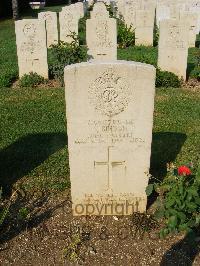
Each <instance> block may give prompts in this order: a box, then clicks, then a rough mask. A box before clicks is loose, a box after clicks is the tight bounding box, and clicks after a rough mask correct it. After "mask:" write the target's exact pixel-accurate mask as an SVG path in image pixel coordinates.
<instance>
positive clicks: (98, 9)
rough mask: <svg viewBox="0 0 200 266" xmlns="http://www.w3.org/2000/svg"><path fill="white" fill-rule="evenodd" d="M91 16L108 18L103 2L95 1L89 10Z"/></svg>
mask: <svg viewBox="0 0 200 266" xmlns="http://www.w3.org/2000/svg"><path fill="white" fill-rule="evenodd" d="M91 18H109V12H108V11H107V9H106V6H105V4H104V3H103V2H97V3H96V4H95V5H94V7H93V10H92V11H91Z"/></svg>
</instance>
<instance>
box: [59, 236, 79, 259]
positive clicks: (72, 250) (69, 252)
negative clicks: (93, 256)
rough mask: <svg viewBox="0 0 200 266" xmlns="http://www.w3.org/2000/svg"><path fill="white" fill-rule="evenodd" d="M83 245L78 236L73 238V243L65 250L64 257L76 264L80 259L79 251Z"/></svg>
mask: <svg viewBox="0 0 200 266" xmlns="http://www.w3.org/2000/svg"><path fill="white" fill-rule="evenodd" d="M80 245H81V239H80V236H79V235H78V234H75V235H73V236H72V242H71V243H70V244H69V246H68V247H67V248H65V249H64V250H63V255H64V257H65V258H67V259H68V260H69V261H70V262H76V261H77V260H78V258H79V255H78V250H79V246H80Z"/></svg>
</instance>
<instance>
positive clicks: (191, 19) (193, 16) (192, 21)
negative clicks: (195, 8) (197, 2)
mask: <svg viewBox="0 0 200 266" xmlns="http://www.w3.org/2000/svg"><path fill="white" fill-rule="evenodd" d="M180 19H181V20H182V21H185V22H186V23H187V24H188V26H189V37H188V41H189V47H195V43H196V35H197V34H198V31H199V25H198V22H199V21H198V14H197V13H193V12H191V11H183V12H181V13H180Z"/></svg>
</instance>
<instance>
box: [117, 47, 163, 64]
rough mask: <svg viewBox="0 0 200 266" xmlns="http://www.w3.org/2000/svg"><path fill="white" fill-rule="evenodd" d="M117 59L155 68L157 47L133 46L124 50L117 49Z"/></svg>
mask: <svg viewBox="0 0 200 266" xmlns="http://www.w3.org/2000/svg"><path fill="white" fill-rule="evenodd" d="M117 57H118V59H119V60H127V61H136V62H142V63H147V64H151V65H154V66H156V65H157V57H158V49H157V47H145V46H134V47H128V48H126V49H118V56H117Z"/></svg>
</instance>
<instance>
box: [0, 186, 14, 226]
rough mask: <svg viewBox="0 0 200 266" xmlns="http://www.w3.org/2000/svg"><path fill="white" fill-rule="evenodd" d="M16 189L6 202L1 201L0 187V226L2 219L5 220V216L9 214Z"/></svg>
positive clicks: (0, 189)
mask: <svg viewBox="0 0 200 266" xmlns="http://www.w3.org/2000/svg"><path fill="white" fill-rule="evenodd" d="M16 192H17V191H14V192H13V194H12V195H11V197H10V199H9V201H8V202H7V203H4V202H3V197H2V188H0V226H2V225H3V223H4V221H5V220H6V218H7V216H8V215H9V212H10V206H11V204H12V202H13V199H14V197H15V195H16Z"/></svg>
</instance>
